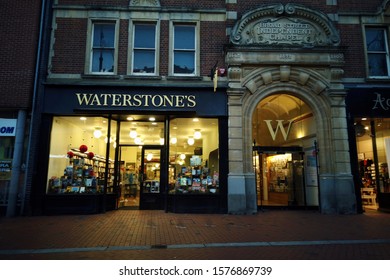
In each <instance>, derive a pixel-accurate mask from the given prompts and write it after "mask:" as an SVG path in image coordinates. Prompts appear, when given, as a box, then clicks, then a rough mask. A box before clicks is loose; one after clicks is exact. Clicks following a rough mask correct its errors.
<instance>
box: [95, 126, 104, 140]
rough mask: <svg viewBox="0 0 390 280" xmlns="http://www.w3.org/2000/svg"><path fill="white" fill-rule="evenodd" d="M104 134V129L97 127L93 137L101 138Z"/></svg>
mask: <svg viewBox="0 0 390 280" xmlns="http://www.w3.org/2000/svg"><path fill="white" fill-rule="evenodd" d="M101 136H102V130H101V128H100V127H96V128H95V130H94V132H93V137H95V138H98V139H99V138H100V137H101Z"/></svg>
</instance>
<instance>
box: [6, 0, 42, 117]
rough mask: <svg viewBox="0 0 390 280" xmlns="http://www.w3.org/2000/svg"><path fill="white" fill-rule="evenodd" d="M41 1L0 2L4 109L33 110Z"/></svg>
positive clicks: (8, 0)
mask: <svg viewBox="0 0 390 280" xmlns="http://www.w3.org/2000/svg"><path fill="white" fill-rule="evenodd" d="M40 13H41V1H39V0H31V1H15V0H1V1H0V38H1V42H0V65H1V67H0V96H1V98H0V108H1V109H2V110H4V109H7V110H8V109H11V110H12V109H26V108H29V107H30V100H31V94H32V90H33V81H34V73H35V63H36V52H37V44H38V34H39V19H40Z"/></svg>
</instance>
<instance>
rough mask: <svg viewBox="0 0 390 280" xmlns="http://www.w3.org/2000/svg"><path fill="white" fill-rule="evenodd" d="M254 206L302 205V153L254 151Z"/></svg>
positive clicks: (304, 195) (304, 196)
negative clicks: (255, 201) (255, 204)
mask: <svg viewBox="0 0 390 280" xmlns="http://www.w3.org/2000/svg"><path fill="white" fill-rule="evenodd" d="M253 162H254V168H255V174H256V191H257V204H258V206H260V207H262V206H279V207H299V206H306V193H305V179H304V178H305V175H304V164H303V157H302V153H299V152H291V153H289V152H285V153H279V154H278V153H275V152H267V151H261V152H258V151H255V153H254V161H253Z"/></svg>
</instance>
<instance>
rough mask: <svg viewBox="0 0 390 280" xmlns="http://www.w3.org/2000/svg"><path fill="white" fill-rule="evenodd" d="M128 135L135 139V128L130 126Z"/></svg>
mask: <svg viewBox="0 0 390 280" xmlns="http://www.w3.org/2000/svg"><path fill="white" fill-rule="evenodd" d="M129 136H130V137H131V138H133V139H135V138H136V137H137V129H135V128H132V129H131V130H130V133H129Z"/></svg>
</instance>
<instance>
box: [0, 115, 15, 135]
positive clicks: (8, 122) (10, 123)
mask: <svg viewBox="0 0 390 280" xmlns="http://www.w3.org/2000/svg"><path fill="white" fill-rule="evenodd" d="M16 121H17V120H16V119H0V137H4V136H15V135H16Z"/></svg>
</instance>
